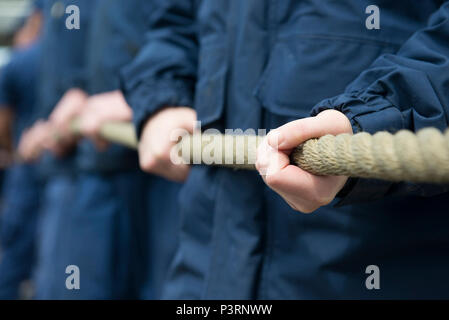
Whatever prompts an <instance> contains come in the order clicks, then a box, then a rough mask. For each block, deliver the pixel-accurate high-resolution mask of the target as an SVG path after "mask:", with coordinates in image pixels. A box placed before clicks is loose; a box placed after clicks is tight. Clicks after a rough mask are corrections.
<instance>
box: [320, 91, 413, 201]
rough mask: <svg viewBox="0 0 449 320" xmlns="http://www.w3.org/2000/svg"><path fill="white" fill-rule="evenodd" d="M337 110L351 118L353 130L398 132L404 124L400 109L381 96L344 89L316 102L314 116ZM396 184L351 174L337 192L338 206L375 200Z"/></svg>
mask: <svg viewBox="0 0 449 320" xmlns="http://www.w3.org/2000/svg"><path fill="white" fill-rule="evenodd" d="M330 109H333V110H338V111H340V112H342V113H344V114H345V115H346V116H347V117H348V119H349V120H350V122H351V125H352V129H353V131H354V133H358V132H362V131H364V132H368V133H371V134H373V133H376V132H378V131H389V132H392V133H394V132H396V131H399V130H401V129H403V128H404V127H405V125H404V119H403V115H402V113H401V111H400V110H399V109H398V108H396V107H395V106H393V105H392V104H391V103H390V102H389V101H388V100H387V99H385V98H384V97H382V96H370V95H365V96H362V95H357V94H354V93H352V94H351V93H345V94H342V95H339V96H336V97H334V98H331V99H327V100H324V101H322V102H320V103H319V104H317V105H316V106H315V107H314V108H313V109H312V112H311V115H312V116H316V115H317V114H318V113H320V112H322V111H324V110H330ZM393 185H394V184H393V183H392V182H389V181H381V180H375V179H361V178H349V179H348V182H347V183H346V184H345V186H344V187H343V189H342V190H341V191H340V192H339V193H338V195H337V198H339V199H340V201H338V202H337V204H336V206H343V205H347V204H352V203H357V202H365V201H373V200H376V199H380V198H382V197H384V196H385V195H386V194H387V193H388V192H389V190H390V189H391V188H392V186H393Z"/></svg>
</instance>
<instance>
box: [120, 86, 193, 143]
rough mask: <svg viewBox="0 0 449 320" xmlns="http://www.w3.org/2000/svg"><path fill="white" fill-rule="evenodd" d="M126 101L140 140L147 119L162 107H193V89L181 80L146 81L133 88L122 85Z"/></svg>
mask: <svg viewBox="0 0 449 320" xmlns="http://www.w3.org/2000/svg"><path fill="white" fill-rule="evenodd" d="M122 88H123V91H124V94H125V98H126V101H127V102H128V104H129V105H130V106H131V108H132V109H133V122H134V125H135V128H136V134H137V137H138V138H140V136H141V134H142V130H143V126H144V125H145V123H146V121H147V120H148V118H150V117H151V116H152V115H153V114H154V113H156V112H157V111H159V110H160V109H162V108H164V107H168V106H170V107H177V106H187V107H192V106H193V88H192V86H191V85H189V84H187V83H186V82H185V81H182V80H174V79H173V80H156V79H152V80H146V81H145V82H140V83H138V84H136V85H134V86H132V85H131V86H127V85H126V83H122Z"/></svg>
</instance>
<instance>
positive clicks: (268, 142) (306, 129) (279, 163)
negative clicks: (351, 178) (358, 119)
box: [256, 110, 352, 213]
mask: <svg viewBox="0 0 449 320" xmlns="http://www.w3.org/2000/svg"><path fill="white" fill-rule="evenodd" d="M340 133H350V134H352V127H351V123H350V121H349V119H348V118H347V117H346V116H345V115H344V114H343V113H341V112H339V111H336V110H326V111H323V112H321V113H320V114H318V115H317V116H316V117H311V118H305V119H300V120H296V121H293V122H290V123H287V124H285V125H283V126H282V127H279V128H277V129H275V130H272V131H270V133H269V134H268V135H267V137H266V138H265V139H264V141H263V142H262V143H261V144H260V146H259V148H258V151H257V162H256V168H257V170H259V172H260V174H261V175H262V178H263V179H264V181H265V183H266V184H267V185H268V186H269V187H270V188H271V189H273V190H274V191H275V192H277V193H278V194H279V195H280V196H282V198H284V200H285V201H286V202H287V203H288V204H289V205H290V206H291V207H292V208H293V209H294V210H297V211H301V212H303V213H311V212H313V211H315V210H317V209H318V208H319V207H321V206H324V205H327V204H329V203H330V202H331V201H332V200H333V199H334V198H335V196H336V195H337V193H338V192H339V191H340V190H341V189H342V188H343V186H344V185H345V183H346V181H347V179H348V177H340V176H338V177H337V176H326V177H324V176H316V175H313V174H310V173H308V172H306V171H304V170H302V169H300V168H298V167H296V166H294V165H291V164H290V160H289V155H290V153H291V152H292V150H293V148H295V147H297V146H298V145H300V144H301V143H303V142H305V141H306V140H309V139H311V138H319V137H322V136H324V135H326V134H332V135H337V134H340Z"/></svg>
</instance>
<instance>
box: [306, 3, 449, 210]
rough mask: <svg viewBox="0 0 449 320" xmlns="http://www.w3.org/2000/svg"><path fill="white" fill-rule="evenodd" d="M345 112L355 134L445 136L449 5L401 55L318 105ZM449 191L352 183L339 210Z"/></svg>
mask: <svg viewBox="0 0 449 320" xmlns="http://www.w3.org/2000/svg"><path fill="white" fill-rule="evenodd" d="M326 109H335V110H339V111H341V112H343V113H344V114H345V115H346V116H347V117H348V118H349V119H350V121H351V123H352V126H353V130H354V132H359V131H366V132H369V133H374V132H377V131H382V130H387V131H390V132H395V131H398V130H400V129H408V130H412V131H417V130H419V129H421V128H424V127H436V128H438V129H440V130H444V129H446V128H447V127H448V122H449V2H445V4H443V5H442V6H441V7H440V9H439V10H438V11H437V12H436V13H434V14H433V15H432V16H431V17H430V19H429V22H428V25H427V27H425V28H424V29H422V30H419V31H417V32H416V33H414V34H413V35H412V36H411V38H409V39H408V40H407V41H406V42H405V43H404V44H403V46H402V47H401V48H400V50H399V51H398V52H397V53H396V54H385V55H382V56H380V57H379V58H378V59H377V60H375V61H374V63H373V64H372V65H371V66H370V67H369V69H367V70H365V71H364V72H363V73H362V74H361V75H360V76H359V77H358V78H357V79H356V80H355V81H354V82H352V83H351V84H350V85H349V86H348V87H347V88H346V90H345V92H344V93H343V94H341V95H339V96H336V97H334V98H331V99H327V100H324V101H322V102H320V103H319V104H317V105H316V106H315V107H314V108H313V110H312V115H316V114H318V113H319V112H321V111H323V110H326ZM447 191H449V186H430V185H420V184H411V183H405V182H404V183H389V182H384V181H375V180H369V179H350V181H349V182H348V184H347V185H346V186H345V188H344V190H343V191H342V192H341V193H340V194H339V196H341V197H342V200H341V201H340V204H348V203H353V202H359V201H367V200H374V199H379V198H382V197H384V196H387V195H419V196H433V195H436V194H439V193H443V192H447Z"/></svg>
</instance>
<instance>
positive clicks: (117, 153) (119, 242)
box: [76, 0, 179, 299]
mask: <svg viewBox="0 0 449 320" xmlns="http://www.w3.org/2000/svg"><path fill="white" fill-rule="evenodd" d="M136 8H139V9H138V10H136ZM152 14H153V5H152V1H142V0H133V1H127V2H124V1H121V0H112V1H111V0H103V1H99V3H98V7H97V11H96V13H95V19H94V22H93V25H92V33H91V35H90V45H89V52H88V72H89V75H90V76H89V81H88V92H89V94H98V93H102V92H110V91H114V90H118V89H119V88H120V83H119V81H120V79H119V77H118V74H119V70H120V68H121V67H123V66H124V65H125V64H127V63H129V62H130V61H131V60H132V59H133V58H134V57H135V55H136V54H137V52H138V51H139V49H140V47H141V46H142V44H143V42H144V40H145V38H144V35H145V33H144V31H145V30H146V26H147V23H148V20H149V19H151V15H152ZM77 160H78V167H79V169H80V171H81V172H82V173H81V175H80V178H79V179H78V185H80V186H79V187H78V188H77V189H78V190H79V196H80V197H81V198H83V197H84V198H85V200H86V201H84V202H81V201H80V202H78V203H79V206H76V208H77V210H76V211H77V212H88V211H92V210H88V209H89V206H91V205H92V203H93V202H95V203H97V204H98V210H97V211H98V212H99V213H100V212H102V213H101V215H99V218H98V220H97V221H96V223H97V224H98V228H100V224H103V227H102V229H101V232H97V233H92V234H91V235H90V237H89V238H90V239H94V237H104V235H107V234H110V235H111V236H113V238H115V240H114V239H110V240H111V241H109V242H108V241H106V239H105V240H102V241H103V242H102V243H103V247H99V248H98V249H101V250H102V251H103V252H109V253H110V255H111V256H116V259H113V260H111V259H109V260H106V261H105V263H106V262H108V263H111V264H110V265H109V266H108V267H106V266H105V268H104V269H103V272H104V271H106V273H111V275H113V276H114V275H115V277H116V279H115V282H114V284H115V286H117V285H119V287H123V288H127V290H125V291H122V292H123V294H122V295H121V297H122V298H123V297H124V298H129V297H139V298H144V299H152V298H158V297H159V296H160V295H159V292H160V283H161V279H164V278H165V271H166V270H167V265H168V261H170V259H171V257H172V254H173V251H174V244H175V240H176V237H171V238H168V239H167V237H166V236H165V234H166V233H168V232H170V231H171V229H170V228H172V226H173V225H176V222H177V219H176V213H177V212H176V206H174V205H173V201H172V198H173V197H176V195H177V190H178V188H179V186H178V185H176V184H173V183H169V182H167V181H164V180H163V179H160V178H157V177H152V176H149V175H145V174H143V173H142V172H141V171H139V169H138V159H137V153H136V152H135V151H131V150H129V149H126V148H124V147H120V146H117V145H110V146H109V147H108V149H107V150H106V151H105V152H98V151H96V150H95V148H94V146H93V145H92V143H91V142H90V141H83V142H82V143H81V145H80V150H79V155H78V157H77ZM87 181H90V185H91V187H90V188H89V187H87ZM104 184H107V185H109V186H114V188H111V187H109V188H110V189H111V193H110V194H108V195H107V196H106V195H105V196H104V197H102V198H101V206H100V201H99V199H98V197H97V196H95V197H93V196H88V195H89V194H91V195H92V194H95V195H98V194H102V191H101V190H104V189H105V188H107V187H105V185H104ZM82 185H85V186H86V188H83V187H82ZM97 189H98V190H97ZM100 217H101V219H100ZM156 219H157V220H156ZM118 220H120V221H123V222H125V223H123V222H122V223H121V224H117V223H113V221H118ZM86 223H90V225H92V222H90V221H88V220H86ZM99 230H100V229H99ZM99 230H97V231H99ZM130 248H134V251H133V250H130ZM80 254H83V255H84V253H83V252H81V251H80ZM126 255H128V256H129V257H128V258H127V257H126ZM97 256H100V253H98V255H97ZM116 260H121V261H120V263H116ZM116 266H120V267H121V269H120V270H116ZM97 269H99V268H97ZM84 274H85V273H84ZM84 279H85V276H84ZM84 281H86V280H84ZM107 289H108V288H105V292H110V290H107ZM131 290H134V291H131ZM125 294H128V295H125Z"/></svg>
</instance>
